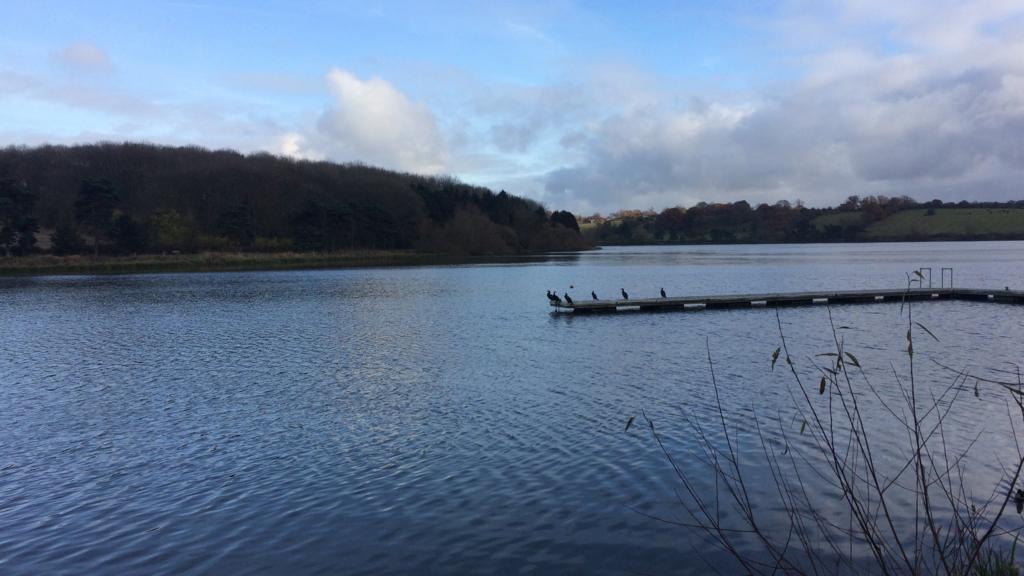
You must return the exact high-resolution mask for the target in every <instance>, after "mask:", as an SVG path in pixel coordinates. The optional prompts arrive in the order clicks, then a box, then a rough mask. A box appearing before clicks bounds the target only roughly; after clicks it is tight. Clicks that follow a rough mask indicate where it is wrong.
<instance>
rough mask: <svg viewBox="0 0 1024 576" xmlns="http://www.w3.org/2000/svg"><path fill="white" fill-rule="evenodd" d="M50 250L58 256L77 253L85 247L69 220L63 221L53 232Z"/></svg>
mask: <svg viewBox="0 0 1024 576" xmlns="http://www.w3.org/2000/svg"><path fill="white" fill-rule="evenodd" d="M51 241H52V243H53V246H52V248H51V250H52V251H53V253H54V254H56V255H58V256H66V255H68V254H78V253H79V252H81V251H82V248H84V247H85V240H83V239H82V235H81V234H79V233H78V230H77V229H76V228H75V226H74V225H73V224H72V223H71V222H70V221H64V222H63V223H61V224H60V225H59V226H57V230H56V231H55V232H54V233H53V238H52V240H51Z"/></svg>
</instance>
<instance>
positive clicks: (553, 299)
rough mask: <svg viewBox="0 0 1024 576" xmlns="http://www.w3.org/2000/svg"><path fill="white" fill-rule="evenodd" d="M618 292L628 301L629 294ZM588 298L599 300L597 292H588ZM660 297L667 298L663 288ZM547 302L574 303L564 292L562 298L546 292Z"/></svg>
mask: <svg viewBox="0 0 1024 576" xmlns="http://www.w3.org/2000/svg"><path fill="white" fill-rule="evenodd" d="M569 288H573V286H570V287H569ZM619 292H621V293H622V299H623V300H629V293H628V292H626V289H625V288H619ZM590 297H591V298H593V299H594V300H600V298H598V297H597V292H594V291H593V290H591V291H590ZM661 297H662V298H668V294H666V293H665V289H664V288H662V289H661ZM563 298H564V300H563ZM548 300H549V301H550V302H551V303H552V304H558V305H560V304H568V305H569V306H572V305H573V304H574V302H573V300H572V297H571V296H569V293H568V292H564V293H563V294H562V296H559V295H558V292H554V291H551V290H548Z"/></svg>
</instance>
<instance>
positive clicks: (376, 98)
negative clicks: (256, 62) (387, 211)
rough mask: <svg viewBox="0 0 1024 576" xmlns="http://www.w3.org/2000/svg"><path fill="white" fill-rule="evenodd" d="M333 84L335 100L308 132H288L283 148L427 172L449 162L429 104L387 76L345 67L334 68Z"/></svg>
mask: <svg viewBox="0 0 1024 576" xmlns="http://www.w3.org/2000/svg"><path fill="white" fill-rule="evenodd" d="M327 85H328V87H329V88H330V91H331V94H332V96H333V97H334V101H333V103H332V105H331V106H330V107H329V108H328V109H327V110H326V111H325V112H324V113H323V114H322V115H321V116H320V118H319V120H318V121H317V122H316V125H315V127H313V128H312V129H311V130H310V131H309V133H308V134H305V135H300V134H297V133H296V134H288V135H286V136H285V137H284V139H283V140H282V147H281V150H280V151H281V152H282V153H285V154H289V155H291V156H298V157H313V158H316V157H327V158H330V159H332V160H337V161H343V162H345V161H347V162H364V163H367V164H372V165H375V166H382V167H385V168H390V169H395V170H404V171H409V172H416V173H421V174H436V173H439V172H442V171H444V170H445V169H446V168H447V166H448V153H447V149H446V146H445V143H444V140H443V139H442V137H441V132H440V130H439V129H438V127H437V122H436V120H435V118H434V114H433V113H432V112H431V110H430V109H429V108H427V106H426V105H424V104H422V103H419V102H414V101H412V100H410V99H409V98H407V97H406V96H405V95H404V94H402V93H401V92H400V91H399V90H398V89H397V88H395V87H394V86H393V85H392V84H390V83H389V82H387V81H385V80H382V79H380V78H370V79H368V80H361V79H359V78H357V77H356V76H354V75H353V74H351V73H349V72H346V71H345V70H340V69H334V70H331V71H330V72H329V73H328V74H327Z"/></svg>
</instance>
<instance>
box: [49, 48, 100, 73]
mask: <svg viewBox="0 0 1024 576" xmlns="http://www.w3.org/2000/svg"><path fill="white" fill-rule="evenodd" d="M53 59H54V60H55V61H56V62H57V63H58V64H60V65H61V66H64V67H66V68H68V69H70V70H74V71H78V72H108V71H110V70H112V69H113V65H112V64H111V62H110V58H108V57H107V53H106V52H104V51H103V50H101V49H100V48H99V46H96V45H95V44H91V43H89V42H77V43H75V44H70V45H68V46H66V47H64V49H63V50H60V51H59V52H55V53H54V54H53Z"/></svg>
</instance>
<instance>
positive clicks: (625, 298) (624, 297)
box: [619, 288, 629, 300]
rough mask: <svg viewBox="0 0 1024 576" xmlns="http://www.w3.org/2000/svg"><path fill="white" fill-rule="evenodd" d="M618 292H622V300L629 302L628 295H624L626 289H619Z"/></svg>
mask: <svg viewBox="0 0 1024 576" xmlns="http://www.w3.org/2000/svg"><path fill="white" fill-rule="evenodd" d="M619 290H622V299H623V300H629V294H626V289H625V288H619Z"/></svg>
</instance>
